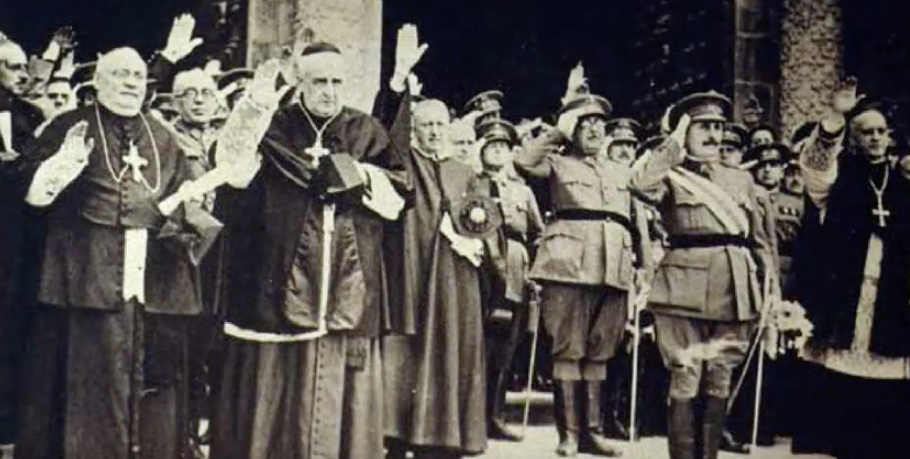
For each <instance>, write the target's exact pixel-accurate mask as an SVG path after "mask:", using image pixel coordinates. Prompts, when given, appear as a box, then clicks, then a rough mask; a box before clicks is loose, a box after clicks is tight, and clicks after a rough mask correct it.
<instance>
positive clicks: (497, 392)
mask: <svg viewBox="0 0 910 459" xmlns="http://www.w3.org/2000/svg"><path fill="white" fill-rule="evenodd" d="M477 130H478V132H479V133H480V160H481V163H482V164H483V172H482V173H481V178H482V179H485V180H487V181H488V182H489V185H490V195H491V196H492V198H493V199H494V200H495V201H496V202H497V203H498V205H499V208H500V210H501V211H502V215H503V224H504V225H503V235H504V236H505V237H504V240H505V244H504V247H503V248H504V249H505V251H504V252H501V253H499V256H500V258H501V260H502V263H501V264H502V266H503V267H504V268H505V269H504V270H503V271H504V276H502V277H503V279H502V280H503V282H501V284H502V285H500V286H499V288H497V289H494V290H493V298H492V299H491V303H492V304H491V308H490V309H491V313H490V316H489V317H488V319H487V321H486V330H485V335H486V348H487V374H488V376H489V380H488V381H487V383H488V384H487V402H488V403H487V426H488V428H487V435H488V436H489V437H491V438H499V439H504V440H511V441H517V440H519V439H520V436H519V435H518V434H517V433H516V432H514V431H512V430H511V429H509V427H508V426H507V425H506V421H505V417H504V416H505V413H504V408H505V397H506V389H507V388H508V384H509V381H510V379H511V370H512V361H513V359H514V357H515V351H516V349H517V347H518V344H519V342H520V341H521V339H522V338H523V336H524V334H525V333H524V331H525V330H527V325H528V312H529V311H528V306H529V305H528V300H529V288H531V287H530V285H529V283H528V272H529V271H530V267H531V261H532V258H533V257H532V255H533V253H534V251H535V247H536V245H537V242H538V240H539V239H540V235H541V234H543V229H544V225H543V217H541V215H540V210H539V209H538V208H537V200H536V199H535V198H534V194H533V193H532V192H531V188H529V187H528V186H527V185H526V184H525V182H524V180H523V179H522V178H521V177H519V176H518V174H517V173H516V172H515V169H514V168H513V167H512V158H513V153H512V148H513V147H514V146H515V145H516V143H517V142H518V135H517V133H516V130H515V127H514V126H512V124H511V123H509V122H508V121H505V120H501V119H491V120H489V121H486V122H484V123H482V124H480V125H478V127H477Z"/></svg>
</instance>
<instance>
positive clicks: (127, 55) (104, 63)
mask: <svg viewBox="0 0 910 459" xmlns="http://www.w3.org/2000/svg"><path fill="white" fill-rule="evenodd" d="M94 81H95V88H96V89H97V91H98V103H100V104H101V105H103V106H104V107H106V108H107V109H108V110H110V111H112V112H114V113H116V114H118V115H121V116H136V115H137V114H139V111H140V110H141V109H142V101H143V100H144V99H145V91H146V85H147V83H148V66H147V65H146V64H145V61H144V60H142V57H141V56H140V55H139V53H138V52H136V50H135V49H132V48H117V49H114V50H112V51H110V52H108V53H107V54H104V55H103V56H101V57H100V58H99V59H98V64H97V65H96V67H95V80H94Z"/></svg>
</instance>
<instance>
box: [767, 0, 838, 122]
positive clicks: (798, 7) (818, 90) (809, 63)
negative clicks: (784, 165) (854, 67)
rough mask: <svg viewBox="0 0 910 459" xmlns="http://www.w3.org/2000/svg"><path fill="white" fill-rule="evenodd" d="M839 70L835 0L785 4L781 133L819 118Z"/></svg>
mask: <svg viewBox="0 0 910 459" xmlns="http://www.w3.org/2000/svg"><path fill="white" fill-rule="evenodd" d="M842 66H843V33H842V20H841V6H840V0H784V8H783V18H782V40H781V85H780V89H781V97H780V115H781V132H783V133H785V134H786V135H788V136H789V135H790V134H792V132H793V130H794V129H796V128H797V127H799V125H800V124H802V123H804V122H806V121H816V120H818V119H820V118H821V117H822V116H823V115H824V114H825V111H826V109H827V107H828V104H829V101H830V97H831V94H832V92H833V91H834V87H835V85H836V84H837V83H838V82H839V81H840V78H841V74H842Z"/></svg>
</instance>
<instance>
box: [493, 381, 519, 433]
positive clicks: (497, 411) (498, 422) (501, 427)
mask: <svg viewBox="0 0 910 459" xmlns="http://www.w3.org/2000/svg"><path fill="white" fill-rule="evenodd" d="M505 373H506V372H504V371H501V372H499V374H498V375H497V376H496V379H495V381H493V387H492V388H491V390H493V393H492V397H493V400H492V402H491V403H490V414H489V416H490V424H489V428H488V432H489V436H490V438H495V439H498V440H506V441H516V442H517V441H521V434H520V433H518V432H516V431H515V430H513V429H512V428H511V427H509V426H508V424H507V423H506V418H505V407H506V387H507V386H506V385H507V382H506V374H505Z"/></svg>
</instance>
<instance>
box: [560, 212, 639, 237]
mask: <svg viewBox="0 0 910 459" xmlns="http://www.w3.org/2000/svg"><path fill="white" fill-rule="evenodd" d="M556 219H557V220H570V221H607V222H615V223H619V224H620V225H622V226H624V227H626V229H627V230H629V232H632V222H631V221H630V220H629V218H628V217H626V216H625V215H621V214H618V213H616V212H610V211H606V210H588V209H566V210H557V211H556Z"/></svg>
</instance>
